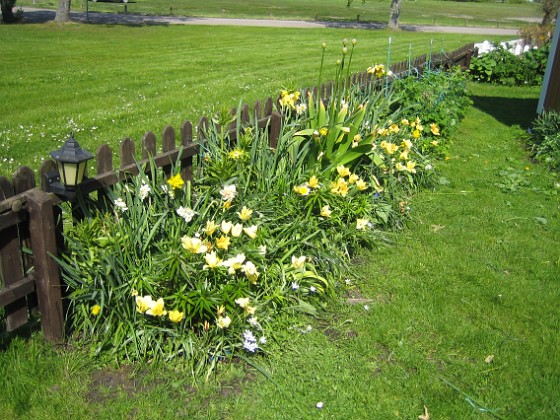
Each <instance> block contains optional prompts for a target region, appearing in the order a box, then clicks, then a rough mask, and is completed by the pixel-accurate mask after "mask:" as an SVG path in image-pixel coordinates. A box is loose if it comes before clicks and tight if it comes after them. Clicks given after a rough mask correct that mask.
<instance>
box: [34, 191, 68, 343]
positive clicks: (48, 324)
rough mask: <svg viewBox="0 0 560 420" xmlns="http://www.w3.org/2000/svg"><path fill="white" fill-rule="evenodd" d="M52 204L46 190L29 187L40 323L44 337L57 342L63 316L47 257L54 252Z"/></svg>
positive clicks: (56, 274)
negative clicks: (30, 188) (30, 189)
mask: <svg viewBox="0 0 560 420" xmlns="http://www.w3.org/2000/svg"><path fill="white" fill-rule="evenodd" d="M53 206H54V203H53V200H52V199H51V195H50V194H48V193H45V192H43V191H39V190H32V191H30V193H29V195H28V201H27V207H28V209H29V225H30V233H31V244H32V249H33V261H34V266H35V271H34V276H35V287H36V290H37V298H38V300H39V310H40V311H41V327H42V329H43V333H44V335H45V338H46V339H47V340H49V341H51V342H55V343H58V342H61V341H62V336H63V325H64V318H63V311H62V295H61V287H62V286H61V283H60V275H59V271H58V266H57V264H56V262H55V261H54V260H53V258H52V257H51V255H57V249H56V236H55V227H56V226H55V221H54V217H53Z"/></svg>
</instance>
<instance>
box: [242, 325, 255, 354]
mask: <svg viewBox="0 0 560 420" xmlns="http://www.w3.org/2000/svg"><path fill="white" fill-rule="evenodd" d="M243 348H244V349H245V350H247V351H249V352H251V353H254V352H255V351H256V350H257V349H258V348H259V345H258V344H257V339H256V338H255V336H254V334H253V333H252V332H251V331H250V330H245V331H244V332H243Z"/></svg>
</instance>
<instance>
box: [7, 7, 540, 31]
mask: <svg viewBox="0 0 560 420" xmlns="http://www.w3.org/2000/svg"><path fill="white" fill-rule="evenodd" d="M17 4H18V5H19V6H33V7H49V8H56V4H57V3H56V1H53V0H18V3H17ZM346 4H347V2H346V0H306V1H301V0H268V1H266V2H263V1H256V0H244V1H231V0H214V1H211V2H203V1H197V0H136V1H135V2H130V3H129V4H128V5H127V9H128V11H129V12H130V13H138V14H151V15H177V16H196V17H200V16H204V17H223V18H256V19H295V20H327V21H330V20H335V21H356V20H358V16H359V20H360V21H361V22H383V23H386V22H387V20H388V19H389V5H390V2H389V0H382V1H379V0H368V1H366V2H365V4H362V2H361V1H360V0H355V1H354V2H353V3H352V5H351V7H346ZM85 9H86V3H85V1H84V0H80V1H77V2H75V3H73V5H72V10H74V11H85ZM88 9H89V11H91V12H110V13H122V12H123V11H124V6H123V5H122V4H114V3H105V2H97V3H95V2H89V3H88ZM527 18H539V19H540V18H542V12H541V10H540V5H538V4H537V3H526V2H525V3H522V2H521V3H520V2H511V1H510V2H505V3H498V2H484V3H473V2H456V1H441V0H422V1H405V2H403V4H402V8H401V17H400V22H401V23H402V24H422V25H436V24H437V25H449V26H487V27H498V26H499V27H510V28H517V27H520V26H524V25H526V24H527V23H528V21H527Z"/></svg>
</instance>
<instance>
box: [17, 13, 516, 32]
mask: <svg viewBox="0 0 560 420" xmlns="http://www.w3.org/2000/svg"><path fill="white" fill-rule="evenodd" d="M22 9H23V12H24V22H27V23H41V22H48V21H52V20H54V16H55V11H54V10H47V9H35V8H31V7H23V8H22ZM70 19H71V20H72V21H75V22H88V23H94V24H108V25H214V26H223V25H228V26H253V27H269V28H353V29H382V28H384V27H385V25H384V24H381V23H358V22H322V21H304V20H271V19H224V18H197V17H179V16H142V15H135V14H131V13H126V14H116V13H100V12H89V13H88V16H87V17H86V14H85V13H82V12H70ZM401 29H402V30H404V31H412V32H448V33H457V34H475V35H476V34H480V35H512V36H516V35H519V31H518V30H517V29H502V28H475V27H455V26H453V27H451V26H419V25H401Z"/></svg>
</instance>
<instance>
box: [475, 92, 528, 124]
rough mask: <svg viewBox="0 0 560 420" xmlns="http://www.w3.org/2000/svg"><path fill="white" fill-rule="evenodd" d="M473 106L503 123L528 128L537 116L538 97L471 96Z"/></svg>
mask: <svg viewBox="0 0 560 420" xmlns="http://www.w3.org/2000/svg"><path fill="white" fill-rule="evenodd" d="M471 99H472V101H473V106H474V107H476V108H478V109H479V110H481V111H482V112H485V113H487V114H488V115H491V116H493V117H494V118H495V119H497V120H498V121H500V122H501V123H502V124H505V125H508V126H513V125H519V126H520V127H521V128H524V129H527V128H529V127H530V126H531V123H532V122H533V120H534V119H535V118H536V116H537V104H538V99H534V98H506V97H496V96H471Z"/></svg>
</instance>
